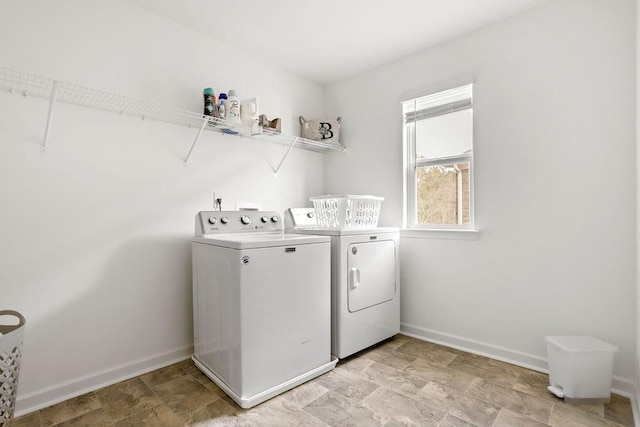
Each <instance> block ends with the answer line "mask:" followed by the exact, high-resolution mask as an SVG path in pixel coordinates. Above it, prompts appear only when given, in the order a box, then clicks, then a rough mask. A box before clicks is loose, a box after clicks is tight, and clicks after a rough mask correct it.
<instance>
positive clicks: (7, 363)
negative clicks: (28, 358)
mask: <svg viewBox="0 0 640 427" xmlns="http://www.w3.org/2000/svg"><path fill="white" fill-rule="evenodd" d="M7 318H10V321H8V320H7ZM5 321H7V322H8V323H9V324H4V323H5ZM24 324H25V320H24V317H23V316H22V314H20V313H18V312H17V311H13V310H0V427H5V426H7V427H8V426H9V425H11V420H12V419H13V410H14V408H15V404H16V396H17V394H18V374H19V373H20V359H21V356H22V337H23V336H24Z"/></svg>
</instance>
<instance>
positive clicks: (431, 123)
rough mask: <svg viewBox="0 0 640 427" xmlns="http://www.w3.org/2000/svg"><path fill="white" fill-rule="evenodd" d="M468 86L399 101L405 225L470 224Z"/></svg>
mask: <svg viewBox="0 0 640 427" xmlns="http://www.w3.org/2000/svg"><path fill="white" fill-rule="evenodd" d="M472 90H473V85H471V84H469V85H466V86H460V87H456V88H453V89H449V90H445V91H442V92H437V93H433V94H431V95H427V96H423V97H420V98H413V99H410V100H407V101H405V102H403V103H402V112H403V115H404V135H405V136H404V139H405V148H406V155H407V157H406V191H407V194H406V218H407V219H406V220H407V226H408V227H409V228H461V229H471V228H473V103H472V100H473V96H472Z"/></svg>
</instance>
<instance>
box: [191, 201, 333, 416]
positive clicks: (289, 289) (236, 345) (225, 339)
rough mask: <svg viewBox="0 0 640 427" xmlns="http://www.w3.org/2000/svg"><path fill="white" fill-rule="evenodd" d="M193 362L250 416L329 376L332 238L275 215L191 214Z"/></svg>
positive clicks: (331, 360)
mask: <svg viewBox="0 0 640 427" xmlns="http://www.w3.org/2000/svg"><path fill="white" fill-rule="evenodd" d="M195 228H196V230H195V236H196V237H195V238H194V239H193V243H192V251H193V315H194V338H195V339H194V341H195V354H194V356H193V361H194V362H195V364H196V365H197V366H198V368H200V370H202V372H204V373H205V374H206V375H207V376H208V377H209V378H210V379H211V380H213V381H214V382H215V383H216V384H217V385H218V386H219V387H220V388H221V389H222V390H224V391H225V392H226V393H227V394H228V395H229V396H230V397H231V398H232V399H233V400H234V401H235V402H236V403H237V404H238V405H240V407H242V408H250V407H252V406H255V405H257V404H259V403H261V402H264V401H265V400H267V399H269V398H271V397H273V396H275V395H277V394H280V393H282V392H284V391H286V390H289V389H291V388H293V387H295V386H297V385H299V384H301V383H303V382H305V381H308V380H310V379H312V378H314V377H317V376H318V375H321V374H323V373H325V372H328V371H330V370H331V369H333V368H334V367H335V365H336V363H337V359H336V358H334V357H332V356H331V335H330V334H331V319H330V316H331V296H330V286H331V278H330V239H329V237H323V236H311V235H304V234H285V233H283V227H282V221H281V218H280V216H279V215H278V214H277V213H276V212H261V211H226V212H217V211H208V212H200V213H198V214H197V215H196V227H195Z"/></svg>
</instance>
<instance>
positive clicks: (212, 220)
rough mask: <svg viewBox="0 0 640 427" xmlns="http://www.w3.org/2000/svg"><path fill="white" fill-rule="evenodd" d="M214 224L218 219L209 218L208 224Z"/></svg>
mask: <svg viewBox="0 0 640 427" xmlns="http://www.w3.org/2000/svg"><path fill="white" fill-rule="evenodd" d="M216 222H218V219H217V218H216V217H215V216H210V217H209V224H215V223H216Z"/></svg>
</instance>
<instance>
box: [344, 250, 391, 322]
mask: <svg viewBox="0 0 640 427" xmlns="http://www.w3.org/2000/svg"><path fill="white" fill-rule="evenodd" d="M347 281H348V293H347V295H348V297H347V301H348V302H347V304H348V307H349V311H350V312H351V313H353V312H355V311H358V310H362V309H365V308H367V307H371V306H373V305H376V304H380V303H383V302H386V301H390V300H392V299H393V297H394V296H395V294H396V245H395V242H394V241H393V240H381V241H377V242H366V243H352V244H350V245H349V247H348V253H347Z"/></svg>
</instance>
